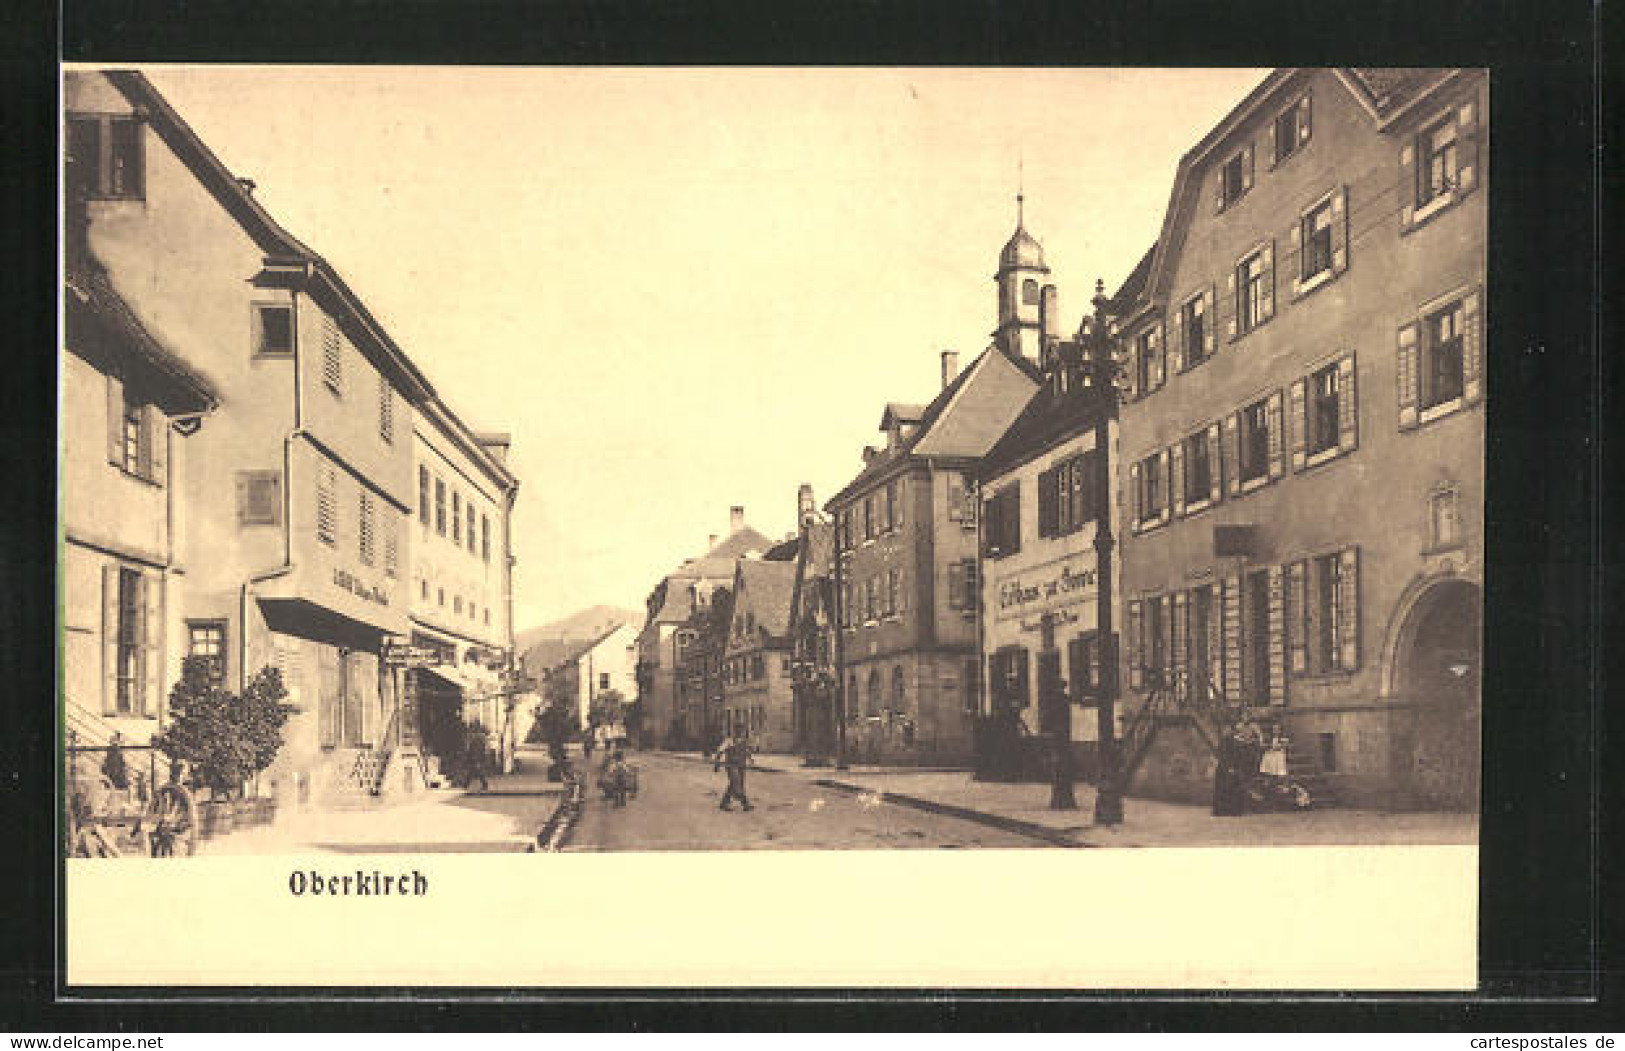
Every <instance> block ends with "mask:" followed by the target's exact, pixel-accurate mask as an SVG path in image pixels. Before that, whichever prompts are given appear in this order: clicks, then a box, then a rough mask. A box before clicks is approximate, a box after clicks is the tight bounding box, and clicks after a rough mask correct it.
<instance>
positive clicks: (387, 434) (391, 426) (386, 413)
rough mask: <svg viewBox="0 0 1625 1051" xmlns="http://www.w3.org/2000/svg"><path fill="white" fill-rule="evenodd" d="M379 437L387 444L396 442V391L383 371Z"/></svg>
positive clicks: (380, 389) (379, 405) (379, 403)
mask: <svg viewBox="0 0 1625 1051" xmlns="http://www.w3.org/2000/svg"><path fill="white" fill-rule="evenodd" d="M378 437H380V438H382V439H383V440H384V444H386V445H394V444H395V391H394V388H392V387H391V386H390V385H389V380H388V379H386V378H385V377H384V374H383V373H382V372H380V373H379V374H378Z"/></svg>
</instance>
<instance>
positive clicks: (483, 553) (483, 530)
mask: <svg viewBox="0 0 1625 1051" xmlns="http://www.w3.org/2000/svg"><path fill="white" fill-rule="evenodd" d="M480 557H481V558H482V559H484V560H485V561H486V562H489V561H491V520H490V519H489V518H487V517H486V516H485V515H480Z"/></svg>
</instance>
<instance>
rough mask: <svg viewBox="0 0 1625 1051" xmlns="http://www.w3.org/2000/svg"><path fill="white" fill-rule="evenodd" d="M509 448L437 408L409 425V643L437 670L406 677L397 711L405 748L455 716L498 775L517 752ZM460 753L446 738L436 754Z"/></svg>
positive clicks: (514, 492)
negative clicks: (412, 493)
mask: <svg viewBox="0 0 1625 1051" xmlns="http://www.w3.org/2000/svg"><path fill="white" fill-rule="evenodd" d="M509 447H510V441H509V437H508V435H506V434H481V433H476V432H474V431H471V430H470V429H469V428H468V427H467V426H466V425H464V423H463V422H462V421H461V420H460V419H458V418H457V416H456V414H455V413H453V412H452V411H451V410H450V409H449V408H448V407H447V406H446V405H445V404H444V403H442V402H441V401H440V400H439V399H438V398H434V399H431V400H429V401H427V402H425V403H424V404H423V405H422V406H421V407H420V408H419V409H418V411H417V412H416V413H415V415H414V417H413V427H412V458H413V464H414V474H415V476H416V479H417V481H416V492H417V501H416V514H415V518H416V521H415V522H414V523H413V524H412V525H411V526H409V537H410V540H411V549H412V564H411V585H410V590H411V599H410V601H409V605H408V608H409V610H410V618H411V642H412V645H414V646H418V647H423V648H427V649H431V650H433V651H434V652H435V653H436V654H438V655H439V657H440V660H439V662H438V663H436V664H433V665H430V666H428V667H423V668H414V669H410V670H408V671H407V672H406V673H405V686H406V693H405V695H404V702H405V703H404V704H403V705H402V708H401V739H402V741H403V743H404V744H405V745H406V746H408V747H410V746H411V745H412V744H413V743H414V742H421V734H420V729H421V727H422V725H425V724H426V725H428V726H430V727H435V726H451V725H453V724H455V723H457V721H458V719H457V718H454V716H455V717H458V718H460V719H461V720H462V721H463V722H472V723H477V724H479V725H480V726H482V727H484V728H485V730H486V733H487V735H488V740H489V741H490V743H491V745H492V746H493V750H494V751H495V752H496V753H497V758H498V760H499V761H500V762H501V763H502V765H504V766H506V765H507V760H508V758H509V757H511V756H512V754H513V747H514V745H515V744H516V743H517V741H516V739H515V738H516V728H515V724H514V708H513V706H512V705H510V704H509V703H508V702H509V700H510V697H509V695H507V694H505V693H504V686H505V683H504V680H503V672H504V671H505V670H507V669H508V667H509V658H510V656H511V655H512V653H513V623H512V617H511V610H512V606H513V602H512V599H513V583H512V582H513V558H512V555H511V552H512V545H511V543H510V539H509V527H510V524H511V522H512V514H513V504H514V500H515V498H516V497H517V496H518V484H519V483H518V481H517V480H516V479H515V478H514V476H513V474H512V473H511V472H510V471H509V470H508V467H507V457H508V449H509ZM431 736H433V735H431ZM428 743H431V744H432V743H434V742H432V741H431V742H428ZM458 744H460V742H457V741H455V739H454V738H453V737H452V735H449V734H448V735H447V739H446V740H445V741H444V742H443V743H442V745H441V747H442V748H451V747H457V746H458ZM403 769H404V768H403ZM400 776H402V777H407V776H409V771H407V772H403V773H402V774H401V775H400Z"/></svg>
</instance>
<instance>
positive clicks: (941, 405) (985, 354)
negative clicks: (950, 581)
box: [824, 344, 1043, 510]
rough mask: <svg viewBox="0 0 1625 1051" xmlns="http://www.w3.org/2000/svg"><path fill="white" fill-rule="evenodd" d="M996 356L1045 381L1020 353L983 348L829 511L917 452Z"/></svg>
mask: <svg viewBox="0 0 1625 1051" xmlns="http://www.w3.org/2000/svg"><path fill="white" fill-rule="evenodd" d="M994 355H997V356H998V357H1001V358H1003V359H1004V360H1005V361H1007V362H1009V363H1010V364H1012V365H1014V366H1015V367H1016V368H1017V369H1019V370H1020V372H1021V373H1022V374H1023V375H1025V376H1026V377H1027V378H1028V379H1030V380H1032V381H1033V383H1035V384H1037V383H1040V382H1042V380H1043V376H1042V374H1040V373H1039V371H1038V368H1037V366H1035V365H1033V363H1032V362H1030V361H1028V360H1027V359H1026V358H1024V357H1021V356H1020V355H1019V354H1011V353H1009V352H1008V351H1006V350H1004V349H1003V348H1002V347H1000V346H998V345H997V344H993V345H991V346H989V347H988V348H987V349H986V350H984V351H982V353H980V354H978V355H977V356H976V360H975V361H973V362H971V363H970V366H969V367H968V368H965V369H963V370H961V371H960V373H959V375H957V376H955V377H954V379H953V382H952V383H949V384H948V385H947V386H946V387H944V388H942V390H941V392H940V393H938V394H937V396H936V397H935V398H932V399H931V402H930V404H928V405H927V406H926V407H925V410H924V411H923V412H922V413H921V414H920V423H919V426H917V427H915V428H914V431H913V433H911V434H910V435H909V436H908V437H906V438H904V439H903V441H902V443H901V444H899V445H898V446H897V448H896V449H893V450H891V451H890V452H882V453H880V454H879V455H877V456H876V457H875V458H874V459H873V460H870V461H869V462H868V463H867V464H865V465H864V468H863V470H861V471H859V472H858V473H857V475H856V476H855V477H854V478H853V479H852V480H851V481H850V482H848V483H846V485H844V486H842V487H841V489H840V491H839V492H837V493H836V494H835V495H834V496H831V497H830V498H829V499H828V500H826V501H825V502H824V508H825V510H828V509H830V508H832V507H834V506H835V504H837V503H839V502H841V501H842V500H844V499H845V498H846V497H848V496H850V495H851V494H852V493H854V492H856V491H858V490H860V489H862V488H864V486H866V485H867V484H868V483H869V482H871V481H873V480H874V479H875V478H877V477H879V476H880V475H882V474H885V473H886V472H888V471H890V470H891V469H892V468H893V467H895V466H896V465H897V464H899V463H901V462H902V461H904V460H907V459H908V458H909V457H911V456H912V455H914V450H915V449H916V448H917V447H918V446H919V444H920V443H921V442H922V441H924V440H925V438H926V437H927V436H929V435H930V434H931V431H932V428H934V427H935V426H936V425H937V422H938V421H939V420H941V419H942V417H943V414H944V413H946V412H947V411H948V407H949V406H950V405H952V404H953V401H954V398H955V397H957V396H958V394H959V392H960V391H961V390H963V389H964V388H965V387H966V385H968V384H969V383H970V382H971V377H973V376H975V375H977V374H978V373H980V372H981V371H982V369H983V368H985V367H986V366H987V364H988V363H989V362H991V361H992V360H993V356H994Z"/></svg>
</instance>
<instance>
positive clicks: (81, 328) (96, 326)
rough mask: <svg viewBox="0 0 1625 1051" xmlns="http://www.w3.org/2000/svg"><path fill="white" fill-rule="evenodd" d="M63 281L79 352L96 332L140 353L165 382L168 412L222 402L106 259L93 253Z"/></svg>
mask: <svg viewBox="0 0 1625 1051" xmlns="http://www.w3.org/2000/svg"><path fill="white" fill-rule="evenodd" d="M63 283H64V284H65V285H66V286H67V292H68V294H67V295H66V296H64V297H63V299H64V302H63V308H64V309H63V315H64V322H65V325H66V328H67V337H68V341H69V343H70V345H72V346H73V349H74V350H75V351H78V352H85V351H86V349H87V346H86V344H85V343H84V342H83V341H85V340H87V339H88V340H89V341H92V342H94V341H95V336H94V335H93V334H92V333H93V332H99V333H100V334H102V335H103V336H105V337H110V338H111V339H112V340H114V341H115V342H116V348H111V347H110V348H108V349H109V350H112V351H113V352H114V353H124V354H129V355H132V356H134V357H136V358H137V359H139V360H140V361H141V362H143V363H144V364H145V365H147V366H148V370H149V371H150V372H152V373H154V374H156V375H157V376H158V377H160V378H161V379H162V380H163V382H162V383H161V384H160V385H159V387H160V389H158V390H154V391H153V392H152V393H153V395H154V396H155V399H156V401H157V402H158V405H159V407H160V408H162V409H163V410H164V411H165V412H167V413H170V414H172V415H177V414H182V413H191V412H207V411H209V410H211V409H213V408H215V407H216V406H217V405H219V403H220V398H219V395H218V394H217V393H216V392H215V389H214V385H213V384H212V383H210V382H209V379H208V377H206V376H204V375H203V374H202V373H201V372H199V371H197V370H196V369H194V368H193V367H192V366H191V365H190V364H188V363H187V362H186V360H185V359H183V358H182V357H181V356H180V355H178V354H176V353H175V352H173V351H171V350H170V349H169V348H168V347H166V346H164V345H163V344H162V343H160V342H159V341H158V339H157V337H155V336H154V335H153V334H152V333H151V331H149V330H148V329H147V327H146V326H145V325H143V324H142V323H141V319H140V318H138V317H137V316H136V314H135V311H134V310H133V309H131V307H130V304H129V303H128V302H127V301H126V300H125V299H124V297H123V296H121V295H119V293H118V289H116V288H114V287H113V283H112V281H111V280H110V279H109V278H108V276H107V270H106V268H104V267H103V266H102V265H101V264H100V263H98V262H97V261H96V260H94V259H91V258H88V257H86V258H83V259H79V260H74V261H72V262H70V264H69V265H68V267H67V272H66V273H65V275H64V282H63Z"/></svg>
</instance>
